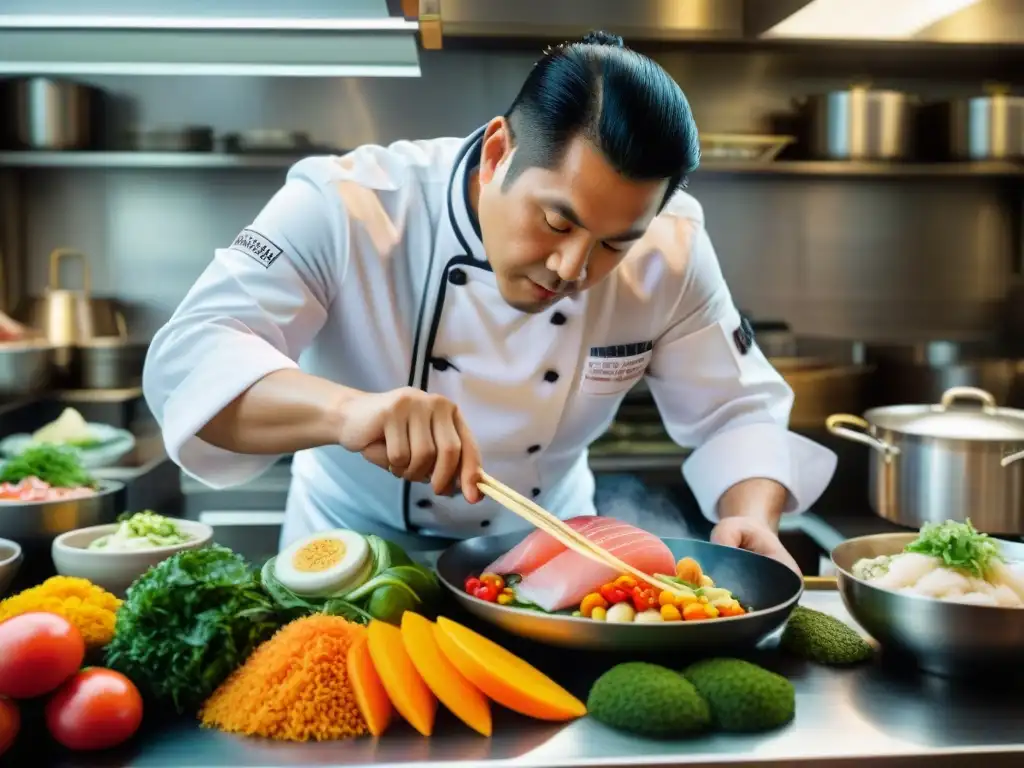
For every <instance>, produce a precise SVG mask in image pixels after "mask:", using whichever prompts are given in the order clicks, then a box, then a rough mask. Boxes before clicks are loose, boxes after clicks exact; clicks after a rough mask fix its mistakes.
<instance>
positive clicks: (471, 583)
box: [462, 576, 483, 595]
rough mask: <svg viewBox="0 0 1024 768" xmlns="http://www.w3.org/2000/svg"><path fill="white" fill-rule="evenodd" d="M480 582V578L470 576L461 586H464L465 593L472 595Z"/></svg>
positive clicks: (478, 587)
mask: <svg viewBox="0 0 1024 768" xmlns="http://www.w3.org/2000/svg"><path fill="white" fill-rule="evenodd" d="M482 583H483V582H481V581H480V579H478V578H477V577H476V576H470V577H469V578H468V579H466V583H465V584H463V585H462V586H463V587H465V589H466V593H467V594H470V595H472V594H473V593H474V592H476V591H477V590H478V589H480V585H481V584H482Z"/></svg>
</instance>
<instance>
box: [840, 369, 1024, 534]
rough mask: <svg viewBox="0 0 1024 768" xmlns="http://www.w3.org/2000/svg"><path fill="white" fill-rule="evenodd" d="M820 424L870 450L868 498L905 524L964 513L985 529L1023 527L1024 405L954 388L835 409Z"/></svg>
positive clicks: (886, 514)
mask: <svg viewBox="0 0 1024 768" xmlns="http://www.w3.org/2000/svg"><path fill="white" fill-rule="evenodd" d="M958 403H959V404H958ZM826 426H827V428H828V430H829V432H831V433H832V434H834V435H836V436H837V437H843V438H846V439H847V440H852V441H854V442H857V443H862V444H864V445H867V446H868V447H869V448H872V449H873V453H872V457H871V460H870V470H869V477H868V498H869V502H870V504H871V508H872V509H873V510H874V512H875V514H877V515H878V516H879V517H881V518H883V519H885V520H889V521H891V522H893V523H896V524H897V525H902V526H906V527H908V528H920V527H921V525H923V524H924V523H927V522H932V523H941V522H944V521H946V520H957V521H961V522H962V521H964V520H966V519H968V518H970V520H971V522H972V523H974V525H975V526H976V527H977V528H978V530H980V531H984V532H985V533H991V534H1014V535H1021V534H1024V410H1018V409H1014V408H1000V407H997V406H996V401H995V398H993V397H992V395H991V394H990V393H988V392H985V391H983V390H980V389H976V388H973V387H954V388H952V389H950V390H949V391H947V392H946V393H944V394H943V396H942V399H941V402H940V403H939V404H938V405H895V406H884V407H881V408H872V409H870V410H869V411H867V412H866V413H865V414H864V416H863V418H861V417H860V416H856V415H853V414H849V413H840V414H834V415H832V416H829V417H828V420H827V422H826ZM1011 458H1012V459H1013V460H1012V461H1010V459H1011ZM1004 459H1006V460H1008V463H1007V462H1004Z"/></svg>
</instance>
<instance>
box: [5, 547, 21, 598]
mask: <svg viewBox="0 0 1024 768" xmlns="http://www.w3.org/2000/svg"><path fill="white" fill-rule="evenodd" d="M21 561H22V555H21V547H20V546H19V545H18V544H17V543H16V542H13V541H11V540H10V539H0V598H2V597H3V596H4V595H6V594H7V588H8V587H9V586H11V582H12V581H14V576H15V574H16V573H17V572H18V569H19V568H20V567H21Z"/></svg>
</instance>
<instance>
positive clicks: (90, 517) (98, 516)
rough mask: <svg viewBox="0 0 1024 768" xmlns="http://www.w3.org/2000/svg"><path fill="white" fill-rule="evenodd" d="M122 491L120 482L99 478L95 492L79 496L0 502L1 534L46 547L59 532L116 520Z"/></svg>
mask: <svg viewBox="0 0 1024 768" xmlns="http://www.w3.org/2000/svg"><path fill="white" fill-rule="evenodd" d="M123 490H124V484H123V483H119V482H117V481H116V480H101V481H100V487H99V490H98V491H97V492H96V493H95V494H94V495H92V496H87V497H85V498H81V499H68V500H66V501H48V502H27V501H23V502H4V503H0V536H2V537H3V538H5V539H11V540H13V541H16V542H18V543H19V544H21V546H22V547H25V548H26V549H27V548H29V547H33V546H35V545H40V544H45V545H46V546H47V547H48V546H49V545H50V542H52V541H53V539H54V538H55V537H57V536H59V535H60V534H62V533H67V532H68V531H74V530H76V529H78V528H86V527H88V526H90V525H103V524H105V523H112V522H114V521H115V520H117V516H118V515H119V514H121V512H123V511H124V510H122V509H121V508H120V505H119V503H118V494H119V493H120V492H121V491H123Z"/></svg>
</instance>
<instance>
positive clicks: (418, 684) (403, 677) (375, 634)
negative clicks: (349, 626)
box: [366, 620, 437, 736]
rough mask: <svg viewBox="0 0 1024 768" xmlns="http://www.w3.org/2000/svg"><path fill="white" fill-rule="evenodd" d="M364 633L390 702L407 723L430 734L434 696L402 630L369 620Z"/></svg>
mask: <svg viewBox="0 0 1024 768" xmlns="http://www.w3.org/2000/svg"><path fill="white" fill-rule="evenodd" d="M366 636H367V643H368V645H369V647H370V658H371V659H373V666H374V668H376V670H377V674H378V675H380V681H381V683H382V684H383V686H384V690H385V691H387V694H388V698H389V699H391V703H392V704H394V705H395V709H397V710H398V714H400V715H401V716H402V717H404V718H405V719H406V720H407V721H408V722H409V725H411V726H412V727H413V728H415V729H416V730H417V731H419V732H420V733H421V734H423V735H424V736H429V735H430V734H431V733H432V732H433V730H434V716H435V715H436V714H437V698H436V697H435V696H434V694H433V693H431V692H430V689H429V688H428V687H427V684H426V683H425V682H423V678H422V677H420V673H419V672H417V671H416V667H415V666H413V663H412V659H410V658H409V654H408V653H407V652H406V650H405V644H404V643H403V642H402V632H401V630H399V629H398V627H395V626H392V625H391V624H386V623H384V622H383V621H376V620H374V621H371V622H370V626H369V627H368V628H367V632H366Z"/></svg>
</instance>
